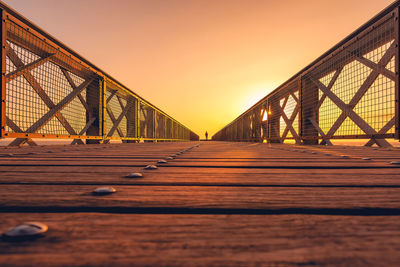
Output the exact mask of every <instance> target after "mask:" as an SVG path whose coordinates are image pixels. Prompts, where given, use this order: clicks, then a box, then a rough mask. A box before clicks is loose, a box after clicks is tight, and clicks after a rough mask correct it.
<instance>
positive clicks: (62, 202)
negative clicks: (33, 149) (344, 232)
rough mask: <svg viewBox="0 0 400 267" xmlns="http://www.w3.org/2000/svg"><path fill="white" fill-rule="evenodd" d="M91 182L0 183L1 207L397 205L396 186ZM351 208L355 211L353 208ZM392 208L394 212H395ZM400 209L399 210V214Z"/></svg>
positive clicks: (122, 208) (125, 208) (399, 204)
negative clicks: (107, 189)
mask: <svg viewBox="0 0 400 267" xmlns="http://www.w3.org/2000/svg"><path fill="white" fill-rule="evenodd" d="M95 188H96V187H95V186H86V185H2V191H3V193H2V194H1V195H0V211H14V210H15V211H22V210H24V211H28V210H29V209H30V208H32V209H35V208H40V209H41V210H57V211H63V210H65V209H67V210H68V208H71V209H72V210H77V211H80V210H82V209H83V210H84V211H89V210H93V211H102V210H104V209H106V211H109V209H111V210H114V211H115V212H120V211H127V212H130V211H131V212H135V211H137V209H143V208H162V209H165V210H171V209H191V210H192V209H212V210H213V209H228V210H237V209H239V210H262V212H264V211H266V212H269V211H276V210H278V211H279V210H286V209H295V210H296V211H298V212H306V211H307V210H309V209H317V210H319V209H334V210H336V209H339V210H344V209H348V210H350V212H353V209H357V210H358V209H360V210H364V209H366V208H373V209H396V210H397V213H399V212H400V188H362V190H360V189H359V188H351V187H349V188H334V187H327V188H318V187H313V188H304V187H299V188H295V187H286V188H285V187H283V188H279V189H277V188H273V187H270V188H269V187H223V188H221V187H218V186H215V187H213V186H207V187H203V186H198V187H196V186H190V187H186V186H137V185H130V186H122V185H121V186H115V188H116V189H117V190H118V192H117V193H115V194H112V195H109V196H102V197H98V196H93V195H92V194H91V192H92V191H93V190H94V189H95ZM354 212H355V211H354ZM394 212H396V211H394ZM399 214H400V213H399Z"/></svg>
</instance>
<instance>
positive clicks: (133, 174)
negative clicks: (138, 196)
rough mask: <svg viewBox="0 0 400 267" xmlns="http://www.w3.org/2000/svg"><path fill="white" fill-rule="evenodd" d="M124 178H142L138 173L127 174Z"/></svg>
mask: <svg viewBox="0 0 400 267" xmlns="http://www.w3.org/2000/svg"><path fill="white" fill-rule="evenodd" d="M125 177H126V178H142V177H143V174H141V173H140V172H133V173H130V174H128V175H127V176H125Z"/></svg>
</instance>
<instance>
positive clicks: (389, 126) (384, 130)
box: [364, 117, 396, 146]
mask: <svg viewBox="0 0 400 267" xmlns="http://www.w3.org/2000/svg"><path fill="white" fill-rule="evenodd" d="M395 122H396V117H393V118H392V119H391V120H390V121H388V122H387V123H386V124H385V126H383V127H382V129H380V130H379V131H378V134H385V133H387V131H389V130H390V129H392V127H393V126H394V125H395ZM376 140H379V139H376V138H371V140H369V141H368V142H367V143H366V144H365V145H364V146H372V145H373V144H374V143H376Z"/></svg>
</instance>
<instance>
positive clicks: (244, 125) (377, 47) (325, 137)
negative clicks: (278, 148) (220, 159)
mask: <svg viewBox="0 0 400 267" xmlns="http://www.w3.org/2000/svg"><path fill="white" fill-rule="evenodd" d="M398 9H399V3H398V2H396V3H394V4H392V5H391V6H390V7H388V8H387V9H386V10H385V11H383V12H381V13H380V14H379V15H377V16H376V17H374V18H373V19H372V20H371V21H369V22H368V23H367V24H365V25H363V26H362V27H360V28H359V29H357V31H355V32H354V33H352V34H351V35H350V36H349V37H347V38H346V39H344V40H343V41H342V42H340V43H339V44H338V45H336V46H335V47H334V48H332V49H331V50H329V51H328V52H326V53H325V54H324V55H323V56H321V57H320V58H318V59H317V60H315V61H314V62H313V63H311V64H310V65H308V66H307V67H306V68H304V69H303V70H301V71H300V72H299V73H298V74H296V75H295V76H293V77H292V78H291V79H289V81H287V82H286V83H284V84H283V85H281V86H280V87H278V89H276V90H274V91H273V92H272V93H270V94H269V95H267V96H266V97H264V98H263V100H261V101H259V103H257V104H256V105H254V106H253V107H252V108H250V109H249V110H248V111H246V112H245V113H244V114H242V115H241V116H239V117H238V118H237V119H236V120H235V121H234V122H232V123H231V124H229V125H228V126H226V127H225V128H224V129H222V130H221V131H220V132H218V133H217V134H215V135H214V137H215V138H217V139H218V140H224V138H227V136H229V138H232V139H235V140H248V139H249V137H250V139H251V140H256V139H260V140H263V139H264V138H266V139H268V140H269V141H271V142H283V141H284V140H285V139H295V140H296V142H297V143H299V142H303V143H304V144H318V140H319V139H322V141H321V144H332V143H331V141H330V139H334V138H347V139H351V138H359V139H361V138H369V139H370V140H369V142H368V143H367V144H366V145H373V144H374V143H376V144H377V145H379V146H390V144H389V143H388V142H387V141H386V140H385V138H395V137H396V138H398V136H399V130H398V128H399V124H400V123H399V121H400V120H399V118H398V117H399V113H400V111H399V44H398V42H399V25H398V24H399V20H398ZM260 110H261V113H260ZM265 113H267V116H266V117H264V114H265ZM259 114H261V115H260V118H258V115H259ZM249 118H250V122H249ZM257 123H260V126H261V127H259V126H258V125H257ZM233 125H235V126H236V128H235V129H236V130H235V131H236V134H234V135H233V136H230V135H229V134H228V135H227V133H228V132H229V131H230V129H231V128H232V126H233ZM396 127H397V128H396ZM248 129H250V133H249V132H248ZM241 130H242V134H241V133H240V131H241ZM259 136H262V138H258V137H259Z"/></svg>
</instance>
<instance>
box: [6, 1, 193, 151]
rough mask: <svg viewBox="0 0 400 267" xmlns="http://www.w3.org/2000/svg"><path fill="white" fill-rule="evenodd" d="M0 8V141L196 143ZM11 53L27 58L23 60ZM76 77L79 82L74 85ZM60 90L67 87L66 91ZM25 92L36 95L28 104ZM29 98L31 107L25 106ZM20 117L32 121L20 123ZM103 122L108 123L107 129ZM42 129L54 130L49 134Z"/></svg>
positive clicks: (162, 114) (113, 82) (58, 44)
mask: <svg viewBox="0 0 400 267" xmlns="http://www.w3.org/2000/svg"><path fill="white" fill-rule="evenodd" d="M0 9H1V47H2V54H1V56H2V57H1V62H2V64H1V73H2V76H1V109H0V111H1V113H0V114H1V116H0V122H1V133H0V138H15V139H14V140H13V141H12V142H11V143H10V145H12V146H21V145H23V144H25V143H27V144H29V145H36V143H35V142H34V141H33V140H32V139H33V138H69V139H73V141H72V143H71V144H84V142H83V140H87V141H86V143H93V142H94V143H99V142H104V143H108V142H110V140H121V141H123V142H140V141H153V142H154V141H182V140H198V138H199V137H198V136H197V135H196V134H195V133H193V132H192V131H190V130H189V129H188V128H186V127H185V126H184V125H182V124H180V123H179V122H177V121H176V120H174V119H173V118H172V117H170V116H169V115H168V114H166V113H165V112H163V111H161V110H160V109H158V108H157V107H155V106H154V105H152V104H151V103H150V102H148V101H147V100H145V99H144V98H142V97H140V96H139V95H137V94H135V93H134V92H132V91H131V90H129V89H128V88H127V87H125V86H124V85H122V84H121V83H119V82H118V81H116V80H115V79H113V78H112V77H111V76H110V75H108V74H107V73H105V72H104V71H102V70H101V69H99V68H98V67H96V66H94V65H93V64H92V63H90V62H88V61H87V60H86V59H84V58H83V57H82V56H80V55H79V54H77V53H76V52H75V51H73V50H72V49H70V48H68V47H67V46H65V45H64V44H62V43H61V42H59V41H58V40H56V39H55V38H54V37H52V36H51V35H49V34H48V33H46V32H45V31H43V30H42V29H40V28H39V27H37V26H36V25H34V24H33V23H32V22H30V21H29V20H27V19H26V18H24V17H23V16H21V15H20V14H18V13H17V12H16V11H14V10H12V9H11V8H9V7H8V6H6V5H5V4H3V3H1V2H0ZM15 49H18V51H19V53H25V54H27V55H28V56H30V57H31V58H33V59H32V60H30V62H27V60H26V59H24V58H21V55H20V54H18V52H17V51H16V50H15ZM21 51H22V52H21ZM11 65H12V66H11ZM13 68H14V69H13ZM45 68H48V69H51V71H52V72H54V73H56V74H57V75H60V76H59V77H58V76H57V77H56V76H52V75H53V74H52V73H51V72H50V71H47V72H46V69H45ZM40 75H45V76H40ZM72 76H74V77H72ZM57 79H58V80H57ZM77 79H79V80H80V81H81V82H80V83H79V84H77ZM64 81H65V82H64ZM44 82H46V83H47V84H45V83H44ZM60 82H63V90H64V91H62V92H61V91H57V92H55V91H51V90H53V89H52V88H51V86H50V89H49V85H48V84H49V83H50V85H51V84H56V83H60ZM23 83H24V84H25V85H24V86H25V87H24V86H23ZM11 84H13V85H12V86H14V87H15V88H14V90H16V91H15V92H14V94H15V95H17V96H14V98H13V99H11V98H10V99H8V98H7V92H8V91H9V90H10V89H9V88H10V86H11ZM21 84H22V85H21ZM27 88H28V89H27ZM65 88H67V89H68V88H69V89H68V90H69V92H68V91H66V90H67V89H65ZM26 90H29V92H27V93H28V95H30V94H32V91H34V92H35V93H34V94H35V95H36V96H32V100H31V99H29V100H26V99H25V98H24V99H23V100H22V98H21V96H19V95H23V94H24V92H25V91H26ZM54 90H56V89H55V88H54ZM110 91H111V94H110V95H109V96H108V97H107V92H110ZM54 95H56V96H57V97H55V96H54ZM17 97H20V98H21V99H18V98H17ZM38 99H40V103H38V102H39V100H38ZM33 100H35V101H36V103H34V102H30V101H33ZM10 101H13V102H10ZM22 101H24V102H22ZM73 101H74V103H80V104H75V105H78V106H79V107H78V108H79V110H77V111H76V110H72V108H71V107H70V105H71V103H72V102H73ZM111 102H113V104H111ZM116 103H117V104H116ZM24 105H27V106H29V105H36V106H38V105H39V108H41V109H42V110H45V111H46V112H44V114H41V113H40V112H37V114H36V115H35V116H33V115H30V114H29V110H33V111H34V112H36V111H35V107H36V106H32V107H31V108H30V109H27V111H25V110H23V111H21V110H17V109H14V107H22V106H24ZM142 105H144V106H146V109H147V112H146V114H143V112H141V106H142ZM21 109H22V108H21ZM10 111H11V113H10ZM64 111H65V112H67V113H68V112H69V113H71V112H75V113H74V114H82V113H83V114H85V113H86V122H85V123H82V120H83V119H82V118H79V121H75V120H74V118H72V120H74V121H72V122H71V121H70V120H71V115H70V116H69V117H68V118H67V117H66V115H65V114H64ZM148 114H151V115H150V116H151V118H150V117H149V118H145V121H146V123H145V124H144V125H142V127H146V131H147V133H146V135H141V134H140V133H141V130H140V128H141V125H140V124H141V123H140V121H141V119H142V118H143V116H146V115H148ZM156 114H157V121H160V122H161V121H163V122H165V123H164V124H159V125H158V124H157V125H156ZM39 115H40V116H39ZM24 116H32V117H31V119H30V120H27V121H24ZM76 116H77V115H76ZM21 117H22V119H21ZM16 119H17V120H16ZM54 119H56V120H57V121H58V123H59V124H61V125H62V131H60V130H58V129H59V126H57V127H53V128H51V127H52V124H54V125H55V122H54ZM29 121H33V122H34V123H30V122H29ZM107 121H108V122H109V121H111V123H108V124H109V125H107ZM167 122H171V123H172V124H173V125H174V127H172V128H171V127H168V125H167ZM29 123H30V125H29V126H27V125H26V124H29ZM58 123H57V125H59V124H58ZM46 127H47V128H51V129H54V131H49V130H48V129H47V128H46ZM156 127H158V128H156ZM168 131H170V132H168ZM162 132H163V133H162ZM116 134H117V135H116ZM90 140H92V141H90Z"/></svg>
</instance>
